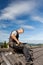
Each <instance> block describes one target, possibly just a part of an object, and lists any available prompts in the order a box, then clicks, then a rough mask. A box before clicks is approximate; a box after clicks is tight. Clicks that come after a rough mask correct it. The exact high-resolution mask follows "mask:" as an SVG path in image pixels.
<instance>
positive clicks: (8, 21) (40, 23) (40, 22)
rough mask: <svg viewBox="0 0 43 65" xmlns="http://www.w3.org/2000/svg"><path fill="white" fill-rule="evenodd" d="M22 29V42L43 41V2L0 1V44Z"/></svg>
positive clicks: (24, 0)
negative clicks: (14, 31) (13, 32)
mask: <svg viewBox="0 0 43 65" xmlns="http://www.w3.org/2000/svg"><path fill="white" fill-rule="evenodd" d="M21 27H22V28H24V33H23V34H21V35H20V40H21V41H23V42H30V40H32V42H33V41H34V42H36V41H38V42H39V40H40V42H42V41H43V0H0V42H2V41H5V40H6V41H8V38H9V35H10V33H11V31H12V30H16V29H19V28H21ZM41 40H42V41H41Z"/></svg>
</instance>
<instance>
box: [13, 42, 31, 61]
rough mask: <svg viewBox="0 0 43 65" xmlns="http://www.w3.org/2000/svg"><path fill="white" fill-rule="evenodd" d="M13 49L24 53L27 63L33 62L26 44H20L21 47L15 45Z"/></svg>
mask: <svg viewBox="0 0 43 65" xmlns="http://www.w3.org/2000/svg"><path fill="white" fill-rule="evenodd" d="M12 46H13V47H12V48H13V49H15V50H16V51H18V52H23V54H24V56H25V58H26V61H27V62H28V61H31V54H30V48H27V46H26V44H24V43H23V44H20V46H16V44H15V43H13V45H12Z"/></svg>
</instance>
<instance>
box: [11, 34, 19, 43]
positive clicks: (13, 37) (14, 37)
mask: <svg viewBox="0 0 43 65" xmlns="http://www.w3.org/2000/svg"><path fill="white" fill-rule="evenodd" d="M11 37H12V39H14V40H15V41H16V42H17V43H18V44H19V40H17V38H16V36H15V35H14V34H13V35H11Z"/></svg>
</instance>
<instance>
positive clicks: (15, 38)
mask: <svg viewBox="0 0 43 65" xmlns="http://www.w3.org/2000/svg"><path fill="white" fill-rule="evenodd" d="M23 32H24V29H23V28H20V29H18V30H16V31H15V30H14V31H12V32H11V34H10V38H9V46H10V47H11V48H14V49H16V50H18V49H20V50H21V48H22V51H23V53H24V55H25V57H26V60H27V61H30V56H31V55H30V52H29V51H30V48H27V47H26V46H25V45H22V44H23V43H21V42H20V41H19V34H21V33H23ZM21 45H22V46H21ZM19 52H20V51H19Z"/></svg>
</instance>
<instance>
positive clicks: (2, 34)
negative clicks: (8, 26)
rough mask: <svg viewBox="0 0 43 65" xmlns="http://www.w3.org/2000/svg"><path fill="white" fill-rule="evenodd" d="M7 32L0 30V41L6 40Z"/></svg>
mask: <svg viewBox="0 0 43 65" xmlns="http://www.w3.org/2000/svg"><path fill="white" fill-rule="evenodd" d="M8 38H9V33H8V32H7V31H3V30H1V31H0V42H3V41H7V42H8Z"/></svg>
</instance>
